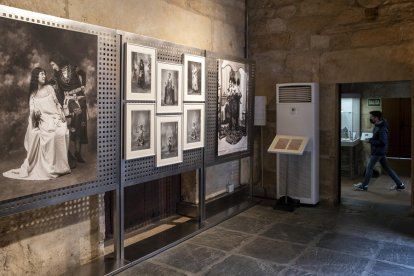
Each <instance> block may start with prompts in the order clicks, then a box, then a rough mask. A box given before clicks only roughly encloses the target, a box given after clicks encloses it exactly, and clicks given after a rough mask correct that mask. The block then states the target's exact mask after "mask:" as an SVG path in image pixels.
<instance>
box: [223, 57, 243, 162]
mask: <svg viewBox="0 0 414 276" xmlns="http://www.w3.org/2000/svg"><path fill="white" fill-rule="evenodd" d="M218 73H219V75H218V106H217V113H218V114H217V118H218V122H217V124H218V126H217V155H218V156H222V155H226V154H230V153H235V152H241V151H246V150H247V148H248V137H247V122H246V114H247V112H248V110H247V108H248V83H249V74H248V66H247V65H246V64H243V63H238V62H233V61H228V60H219V72H218Z"/></svg>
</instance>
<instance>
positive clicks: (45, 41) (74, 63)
mask: <svg viewBox="0 0 414 276" xmlns="http://www.w3.org/2000/svg"><path fill="white" fill-rule="evenodd" d="M0 33H1V36H2V38H3V39H2V41H1V42H0V49H1V50H0V52H1V54H0V63H1V64H2V66H1V67H0V70H1V74H0V82H1V85H0V101H1V103H2V104H1V105H0V128H1V130H2V135H0V147H1V152H2V155H1V156H0V171H1V174H0V183H1V184H0V185H1V189H0V201H3V200H8V199H13V198H18V197H22V196H27V195H30V194H33V193H40V192H44V191H49V190H52V189H57V188H62V187H67V186H71V185H75V184H80V183H85V182H89V181H94V180H95V179H96V177H97V166H96V164H97V134H96V132H97V117H98V106H97V36H95V35H91V34H87V33H82V32H75V31H70V30H65V29H59V28H54V27H49V26H43V25H38V24H34V23H29V22H22V21H18V20H14V19H10V18H0Z"/></svg>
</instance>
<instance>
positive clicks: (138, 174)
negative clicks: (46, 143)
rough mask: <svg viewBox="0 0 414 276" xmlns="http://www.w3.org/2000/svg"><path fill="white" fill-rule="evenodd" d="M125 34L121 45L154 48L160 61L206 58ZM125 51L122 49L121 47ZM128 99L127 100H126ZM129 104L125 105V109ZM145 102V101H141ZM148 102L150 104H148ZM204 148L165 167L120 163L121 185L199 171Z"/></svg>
mask: <svg viewBox="0 0 414 276" xmlns="http://www.w3.org/2000/svg"><path fill="white" fill-rule="evenodd" d="M120 34H122V44H124V43H133V44H138V45H143V46H148V47H152V48H155V49H156V50H157V61H160V62H167V63H177V64H182V55H183V54H192V55H197V56H205V51H204V50H200V49H196V48H191V47H186V46H181V45H177V44H174V43H170V42H165V41H161V40H157V39H154V38H149V37H145V36H140V35H137V34H132V33H120ZM122 48H123V47H122ZM123 98H125V97H123ZM126 102H137V101H125V100H124V101H123V103H124V104H123V108H124V105H125V103H126ZM140 102H142V101H140ZM147 102H148V101H147ZM203 152H204V149H203V148H198V149H193V150H185V151H183V162H182V163H179V164H173V165H168V166H163V167H157V166H156V157H155V156H149V157H144V158H137V159H132V160H124V159H122V162H121V183H122V185H123V186H124V187H126V186H130V185H135V184H139V183H144V182H147V181H151V180H154V179H158V178H162V177H166V176H170V175H175V174H179V173H182V172H186V171H191V170H196V169H199V168H202V167H203V158H204V157H203Z"/></svg>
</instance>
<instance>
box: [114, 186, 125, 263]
mask: <svg viewBox="0 0 414 276" xmlns="http://www.w3.org/2000/svg"><path fill="white" fill-rule="evenodd" d="M113 196H114V198H113V202H115V206H114V208H113V209H112V212H113V214H112V215H113V216H112V217H113V220H114V221H113V225H114V252H115V258H116V260H117V262H120V263H122V261H123V260H124V189H123V188H122V187H118V188H117V189H116V190H115V193H113Z"/></svg>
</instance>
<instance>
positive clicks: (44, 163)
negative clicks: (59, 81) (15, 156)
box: [3, 67, 71, 180]
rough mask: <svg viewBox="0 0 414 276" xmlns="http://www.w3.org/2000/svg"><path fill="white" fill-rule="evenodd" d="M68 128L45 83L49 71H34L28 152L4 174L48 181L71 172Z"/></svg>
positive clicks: (59, 106)
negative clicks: (15, 166) (19, 162)
mask: <svg viewBox="0 0 414 276" xmlns="http://www.w3.org/2000/svg"><path fill="white" fill-rule="evenodd" d="M68 147H69V131H68V128H67V124H66V120H65V116H64V114H63V110H62V106H61V105H60V104H59V102H58V100H57V98H56V94H55V91H54V89H53V87H52V86H51V85H48V84H46V71H45V70H44V69H42V68H40V67H36V68H34V69H33V70H32V74H31V79H30V88H29V118H28V126H27V130H26V135H25V138H24V148H25V149H26V151H27V155H26V158H25V160H24V161H23V164H22V165H21V167H20V168H18V169H12V170H9V171H7V172H5V173H3V176H5V177H9V178H15V179H22V180H48V179H54V178H56V177H58V176H61V175H64V174H68V173H70V172H71V171H70V168H69V164H68V158H67V152H68Z"/></svg>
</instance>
